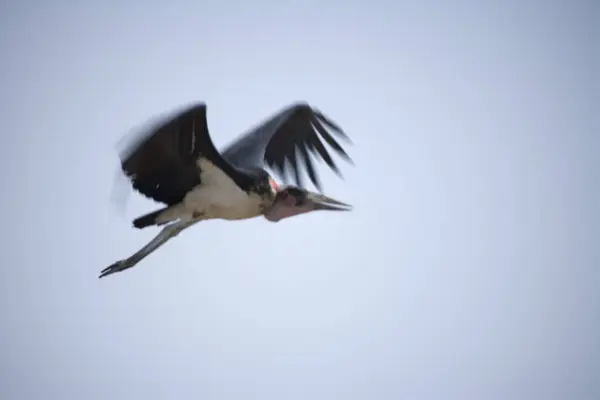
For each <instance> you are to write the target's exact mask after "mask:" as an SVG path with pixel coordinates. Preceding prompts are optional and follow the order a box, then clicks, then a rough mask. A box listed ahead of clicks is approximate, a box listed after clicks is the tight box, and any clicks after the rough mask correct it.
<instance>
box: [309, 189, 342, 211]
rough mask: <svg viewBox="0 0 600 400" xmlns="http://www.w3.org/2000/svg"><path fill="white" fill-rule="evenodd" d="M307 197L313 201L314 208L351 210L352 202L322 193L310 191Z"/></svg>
mask: <svg viewBox="0 0 600 400" xmlns="http://www.w3.org/2000/svg"><path fill="white" fill-rule="evenodd" d="M306 199H307V200H308V201H310V202H311V203H312V206H313V210H328V211H350V210H352V206H351V205H350V204H346V203H342V202H341V201H338V200H336V199H332V198H331V197H327V196H325V195H322V194H320V193H313V192H308V194H307V196H306Z"/></svg>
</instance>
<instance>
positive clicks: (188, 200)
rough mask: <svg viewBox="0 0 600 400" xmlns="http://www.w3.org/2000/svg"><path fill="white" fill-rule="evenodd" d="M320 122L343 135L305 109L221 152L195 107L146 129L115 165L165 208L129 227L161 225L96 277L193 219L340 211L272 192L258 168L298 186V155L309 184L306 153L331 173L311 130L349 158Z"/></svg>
mask: <svg viewBox="0 0 600 400" xmlns="http://www.w3.org/2000/svg"><path fill="white" fill-rule="evenodd" d="M323 125H326V126H328V127H329V128H331V129H333V130H334V131H337V133H338V134H341V135H342V136H343V137H346V136H345V134H343V132H342V131H341V130H340V129H339V128H338V127H337V126H336V125H335V124H334V123H333V122H331V121H329V120H328V119H327V118H326V117H325V116H323V115H322V114H320V113H319V112H318V111H316V110H313V109H311V108H310V107H309V106H308V105H306V104H295V105H292V106H289V107H287V108H285V109H283V110H281V111H280V112H279V113H277V114H275V115H274V116H273V117H272V118H270V119H269V120H267V121H265V122H264V123H262V124H260V125H259V126H257V127H255V128H254V129H252V130H251V131H249V132H248V133H246V134H244V135H242V136H241V137H240V138H238V140H236V141H235V142H234V143H232V144H231V145H230V146H229V147H227V148H226V149H224V150H223V151H222V152H220V151H218V150H217V149H216V148H215V146H214V144H213V142H212V139H211V137H210V135H209V133H208V126H207V121H206V105H204V104H203V103H200V104H196V105H193V106H191V107H188V108H186V109H184V110H183V111H182V112H179V113H177V114H175V116H174V117H171V118H168V119H166V120H162V121H160V122H159V123H158V124H156V125H154V126H153V127H152V128H151V129H148V130H147V132H146V134H145V135H142V136H141V137H138V138H137V140H136V141H134V142H133V143H132V144H131V145H130V146H129V147H128V149H126V151H125V152H123V153H122V154H121V168H122V170H123V172H124V173H125V174H126V175H127V176H128V178H129V179H130V181H131V184H132V186H133V188H134V189H136V190H137V191H139V192H140V193H142V194H143V195H145V196H146V197H149V198H151V199H153V200H155V201H158V202H161V203H163V204H164V205H165V207H163V208H161V209H159V210H155V211H153V212H150V213H148V214H145V215H142V216H140V217H138V218H136V219H135V220H134V221H133V225H134V227H136V228H139V229H142V228H146V227H149V226H160V225H165V224H166V225H167V226H166V227H165V228H164V229H163V231H162V232H161V233H160V234H159V235H158V236H157V237H156V238H155V239H154V240H153V241H151V242H150V243H149V244H148V245H146V246H145V247H144V248H143V249H141V250H140V251H138V252H137V253H136V254H134V255H133V256H132V257H129V258H128V259H126V260H121V261H118V262H116V263H114V264H113V265H111V266H110V267H108V268H106V269H105V270H104V271H103V272H102V274H101V277H102V276H106V275H108V274H111V273H115V272H119V271H122V270H124V269H127V268H131V267H132V266H133V265H135V264H136V263H137V262H139V261H140V260H141V259H142V258H144V257H146V256H147V255H148V254H150V253H151V252H152V251H154V250H155V249H156V248H158V247H159V246H160V245H162V244H163V243H164V242H166V241H167V240H168V239H170V238H171V237H173V236H175V235H177V234H178V233H179V232H181V231H182V230H183V229H186V228H187V227H188V226H191V225H193V224H195V223H197V222H199V221H201V220H207V219H224V220H230V221H235V220H242V219H249V218H255V217H258V216H261V215H262V216H264V217H265V218H266V219H267V220H269V221H272V222H277V221H279V220H281V219H283V218H288V217H291V216H294V215H298V214H302V213H306V212H310V211H315V210H348V209H349V208H348V207H349V206H348V205H347V204H344V203H341V202H338V201H336V200H333V199H330V198H328V197H325V196H322V195H318V194H316V193H311V192H308V191H306V190H304V189H300V188H298V187H292V186H290V187H285V188H283V187H280V186H279V185H278V184H277V183H276V182H275V180H274V179H273V178H272V177H271V176H270V175H269V173H268V172H267V171H266V170H265V169H264V166H265V165H266V166H271V167H274V168H276V169H279V170H280V171H281V172H283V171H284V170H285V169H286V168H289V169H291V170H293V171H294V172H295V176H296V183H298V184H300V174H299V163H298V159H297V154H296V151H298V152H299V153H300V155H301V157H302V159H303V161H304V164H305V167H306V168H307V171H308V175H309V177H310V179H311V181H312V182H313V183H314V184H315V185H317V186H319V182H318V180H317V175H316V173H315V171H314V167H313V165H312V161H311V160H310V158H309V152H313V153H317V154H319V155H320V156H321V158H322V159H323V160H324V161H325V162H326V163H327V164H328V165H329V166H330V167H331V168H332V169H334V170H335V171H336V172H338V170H337V167H336V166H335V164H334V163H333V160H332V159H331V156H330V155H329V153H328V152H327V150H325V148H324V146H323V144H322V143H321V141H320V139H319V136H317V134H316V133H318V134H319V135H320V136H321V138H323V139H324V140H325V142H327V143H328V144H329V145H330V146H331V147H333V148H334V150H336V152H338V154H341V155H342V156H344V157H345V158H346V159H347V160H348V161H351V160H350V159H349V157H348V156H347V154H346V153H345V152H344V150H343V149H342V148H341V146H339V144H338V143H337V142H336V141H335V140H334V139H333V137H332V136H331V135H330V134H329V133H328V132H327V130H325V128H324V126H323ZM286 160H287V161H288V165H287V166H286V165H285V162H286ZM338 173H339V172H338Z"/></svg>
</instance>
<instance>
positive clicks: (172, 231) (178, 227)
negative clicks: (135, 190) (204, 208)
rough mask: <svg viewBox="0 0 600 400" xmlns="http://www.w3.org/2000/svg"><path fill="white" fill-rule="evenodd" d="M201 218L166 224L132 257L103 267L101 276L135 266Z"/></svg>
mask: <svg viewBox="0 0 600 400" xmlns="http://www.w3.org/2000/svg"><path fill="white" fill-rule="evenodd" d="M201 219H202V217H201V216H196V217H195V218H193V219H190V220H184V221H177V222H173V223H171V224H169V225H167V226H165V227H164V228H163V229H162V231H160V233H159V234H158V235H156V237H154V239H152V240H151V241H150V242H148V244H147V245H145V246H144V247H142V248H141V249H140V250H138V251H137V252H136V253H135V254H133V255H132V256H131V257H129V258H126V259H124V260H120V261H117V262H115V263H113V264H112V265H110V266H109V267H107V268H105V269H103V270H102V272H100V276H99V278H103V277H105V276H107V275H111V274H114V273H116V272H121V271H123V270H126V269H129V268H132V267H134V266H135V265H136V264H137V263H139V262H140V261H142V260H143V259H144V258H146V257H147V256H148V255H150V254H151V253H152V252H153V251H155V250H156V249H158V248H159V247H160V246H162V245H163V244H165V243H166V242H167V241H168V240H169V239H171V238H173V237H175V236H177V235H178V234H179V233H180V232H181V231H183V230H184V229H186V228H189V227H190V226H192V225H194V224H195V223H196V222H199V221H200V220H201Z"/></svg>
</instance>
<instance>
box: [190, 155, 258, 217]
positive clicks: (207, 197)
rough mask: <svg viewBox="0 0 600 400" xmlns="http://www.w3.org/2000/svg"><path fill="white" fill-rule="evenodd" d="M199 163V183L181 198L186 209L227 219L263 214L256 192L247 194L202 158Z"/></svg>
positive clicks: (207, 215)
mask: <svg viewBox="0 0 600 400" xmlns="http://www.w3.org/2000/svg"><path fill="white" fill-rule="evenodd" d="M200 164H201V165H200V166H201V168H202V170H203V173H202V175H201V178H202V184H201V185H200V186H198V187H197V188H195V189H194V190H192V191H190V192H189V193H188V194H187V196H186V197H185V198H184V199H183V204H184V207H185V210H186V212H188V213H190V214H202V215H203V216H204V217H205V218H218V219H227V220H238V219H247V218H254V217H257V216H259V215H261V214H262V208H261V204H262V200H261V198H260V197H259V196H258V195H257V194H254V193H251V194H250V195H248V193H246V192H244V191H243V190H242V189H240V188H239V186H237V185H236V184H235V182H233V180H232V179H230V178H229V177H228V176H227V175H225V174H224V173H223V172H222V171H221V170H219V169H218V168H216V167H215V166H214V165H213V164H212V163H210V162H209V161H207V160H205V159H203V160H201V162H200Z"/></svg>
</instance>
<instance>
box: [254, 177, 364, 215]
mask: <svg viewBox="0 0 600 400" xmlns="http://www.w3.org/2000/svg"><path fill="white" fill-rule="evenodd" d="M318 210H327V211H350V210H352V206H351V205H349V204H346V203H342V202H341V201H338V200H335V199H332V198H330V197H327V196H324V195H322V194H319V193H313V192H309V191H308V190H305V189H302V188H299V187H296V186H287V187H284V188H277V194H276V195H275V200H274V201H273V204H272V205H271V207H269V208H268V209H266V210H265V212H264V216H265V218H266V219H268V220H269V221H271V222H278V221H280V220H282V219H284V218H289V217H293V216H295V215H300V214H304V213H307V212H311V211H318Z"/></svg>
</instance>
